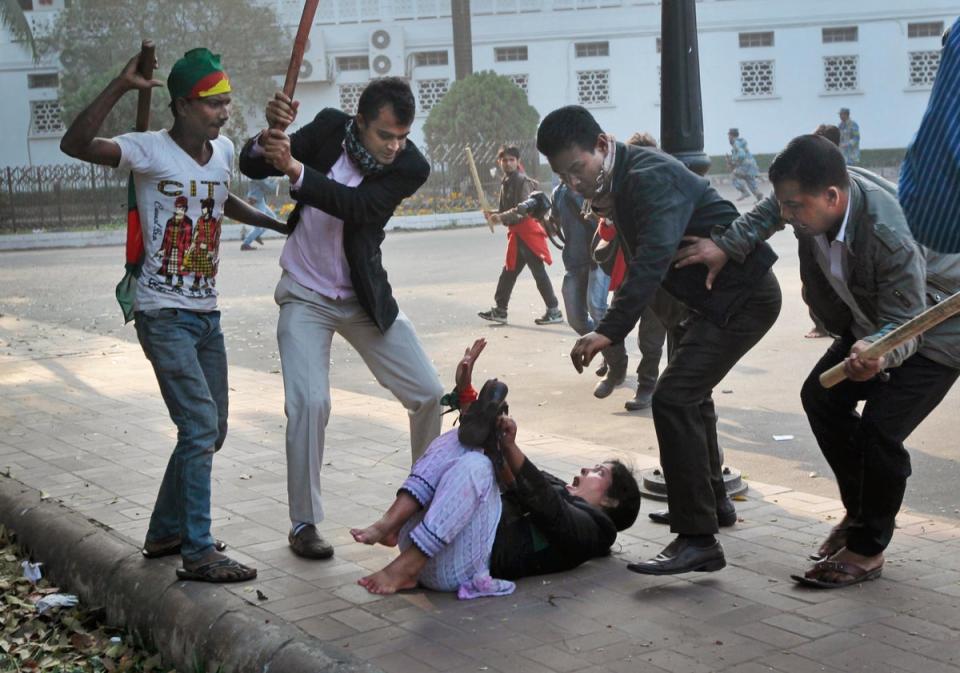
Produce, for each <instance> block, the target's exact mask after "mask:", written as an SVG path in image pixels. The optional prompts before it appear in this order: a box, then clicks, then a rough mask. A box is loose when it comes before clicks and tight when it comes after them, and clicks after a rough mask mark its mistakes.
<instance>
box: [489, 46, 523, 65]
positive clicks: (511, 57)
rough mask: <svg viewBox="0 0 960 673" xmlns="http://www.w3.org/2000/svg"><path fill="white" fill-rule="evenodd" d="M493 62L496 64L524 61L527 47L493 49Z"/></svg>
mask: <svg viewBox="0 0 960 673" xmlns="http://www.w3.org/2000/svg"><path fill="white" fill-rule="evenodd" d="M493 60H495V61H497V62H498V63H504V62H506V61H526V60H527V47H526V45H524V46H518V47H494V48H493Z"/></svg>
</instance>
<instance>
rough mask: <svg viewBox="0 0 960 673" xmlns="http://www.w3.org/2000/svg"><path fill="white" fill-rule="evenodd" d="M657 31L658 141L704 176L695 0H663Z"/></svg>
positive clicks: (706, 160) (707, 159)
mask: <svg viewBox="0 0 960 673" xmlns="http://www.w3.org/2000/svg"><path fill="white" fill-rule="evenodd" d="M660 34H661V40H660V81H661V84H660V142H661V144H662V145H663V150H664V151H665V152H669V153H670V154H672V155H673V156H675V157H676V158H677V159H679V160H680V161H682V162H683V163H685V164H686V165H687V167H688V168H689V169H690V170H692V171H693V172H694V173H698V174H699V175H703V174H704V173H706V172H707V169H709V168H710V157H708V156H707V155H706V154H704V152H703V104H702V103H701V100H700V57H699V56H698V53H697V6H696V2H695V0H663V9H662V14H661V25H660Z"/></svg>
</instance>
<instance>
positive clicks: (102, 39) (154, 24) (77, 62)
mask: <svg viewBox="0 0 960 673" xmlns="http://www.w3.org/2000/svg"><path fill="white" fill-rule="evenodd" d="M144 39H151V40H153V41H154V42H155V43H156V45H157V61H158V69H157V71H156V72H155V74H154V76H155V77H156V78H157V79H166V76H167V73H168V72H169V69H170V67H171V66H172V65H173V63H174V62H175V61H176V60H177V59H178V58H180V57H181V56H183V54H184V53H185V52H187V51H188V50H190V49H193V48H194V47H207V48H208V49H210V50H211V51H213V52H214V53H217V54H221V55H222V57H223V59H222V62H223V67H224V69H225V70H226V72H227V74H228V75H229V76H230V80H231V83H232V85H233V94H232V97H233V101H234V105H233V114H232V115H231V119H230V123H229V124H228V126H227V128H226V129H224V131H225V132H226V133H227V135H228V136H230V137H231V139H233V140H234V141H242V140H243V139H244V138H245V137H246V136H247V135H249V132H250V131H251V129H249V128H248V127H247V123H246V120H247V119H250V120H253V122H254V123H261V122H259V121H257V120H260V119H262V118H263V107H264V105H265V103H266V101H267V100H268V99H269V98H270V97H271V96H272V95H273V92H274V91H275V90H276V89H278V88H279V87H278V86H277V84H276V82H275V81H274V80H273V77H272V76H274V75H278V74H282V73H283V72H285V71H286V63H287V61H286V59H287V57H288V55H289V53H290V46H291V44H292V39H290V38H289V36H288V33H287V32H286V31H285V30H284V29H283V28H282V27H281V26H280V25H279V24H278V21H277V16H276V13H275V12H274V11H273V9H271V8H270V7H265V6H263V5H262V4H260V3H257V2H256V1H255V0H159V1H156V0H154V1H151V2H141V1H139V0H73V2H72V3H70V6H69V7H68V8H67V9H65V10H64V11H62V12H61V13H60V15H59V17H58V19H57V21H56V23H55V24H54V26H53V27H52V29H51V30H50V32H49V33H48V34H47V35H44V36H42V37H40V38H39V41H40V43H41V45H42V50H43V52H44V53H46V54H57V55H59V58H60V62H61V64H62V71H61V77H60V101H61V104H62V105H63V109H64V119H65V121H66V122H67V123H70V122H71V121H72V120H73V119H74V118H75V117H76V116H77V114H78V113H79V112H80V111H81V110H82V109H83V108H84V107H85V106H86V105H88V104H89V103H90V101H91V100H92V99H93V98H94V96H96V95H97V93H99V92H100V90H102V89H103V87H104V86H106V84H107V83H108V82H109V81H110V80H111V79H112V78H113V77H115V76H116V75H117V74H118V73H119V72H120V70H121V69H122V68H123V66H124V64H126V62H127V61H128V60H129V59H130V57H131V56H132V55H134V54H136V53H137V52H138V51H139V50H140V43H141V41H142V40H144ZM136 99H137V97H136V95H133V94H128V95H126V96H124V98H123V100H121V101H120V103H119V104H118V105H117V107H116V108H115V109H114V110H113V112H112V113H111V115H110V116H109V117H108V118H107V120H106V122H105V123H104V126H103V128H102V129H101V135H104V136H108V137H109V136H114V135H117V134H120V133H124V132H126V131H129V130H130V128H131V127H132V126H133V122H134V119H135V118H136ZM169 105H170V96H169V95H168V93H167V90H166V88H165V87H160V88H156V89H154V90H153V99H152V106H151V107H152V109H151V128H154V129H157V128H161V127H163V126H168V125H169V122H170V120H171V115H170V112H169Z"/></svg>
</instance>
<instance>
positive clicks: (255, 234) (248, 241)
mask: <svg viewBox="0 0 960 673" xmlns="http://www.w3.org/2000/svg"><path fill="white" fill-rule="evenodd" d="M254 208H256V209H257V210H259V211H260V212H261V213H264V214H266V215H269V216H270V217H272V218H273V219H277V216H276V215H275V214H274V212H273V210H271V209H270V206H268V205H267V202H266V201H264V200H260V201H259V202H258V203H256V204H255V205H254ZM265 231H266V229H264V228H263V227H254V228H253V229H251V230H250V233H249V234H247V237H246V238H245V239H243V245H253V242H254V241H255V240H257V239H258V238H260V237H261V236H263V232H265Z"/></svg>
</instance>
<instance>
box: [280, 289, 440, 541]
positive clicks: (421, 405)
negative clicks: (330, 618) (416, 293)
mask: <svg viewBox="0 0 960 673" xmlns="http://www.w3.org/2000/svg"><path fill="white" fill-rule="evenodd" d="M274 299H275V301H276V302H277V304H278V305H279V306H280V320H279V322H278V323H277V342H278V344H279V346H280V362H281V364H282V367H283V392H284V413H286V415H287V496H288V499H289V502H290V520H291V522H293V523H294V524H297V523H310V524H316V523H319V522H320V521H322V520H323V505H322V503H321V500H320V467H321V465H323V447H324V434H325V431H326V427H327V421H328V420H329V419H330V406H331V405H330V344H331V342H332V341H333V335H334V333H336V334H339V335H340V336H342V337H343V338H344V339H346V340H347V342H348V343H349V344H350V345H351V346H353V347H354V348H355V349H356V351H357V352H358V353H359V354H360V357H362V358H363V361H364V362H365V363H366V365H367V367H369V368H370V372H371V373H372V374H373V375H374V376H375V377H376V379H377V382H378V383H380V385H382V386H383V387H384V388H386V389H387V390H389V391H390V392H391V393H393V395H394V397H396V398H397V399H398V400H399V401H400V403H401V404H403V406H404V407H405V408H406V410H407V412H408V414H409V415H410V449H411V453H412V457H413V461H416V460H417V459H418V458H419V457H420V456H421V455H423V452H424V451H426V449H427V446H428V445H429V444H430V442H432V441H433V440H434V439H435V438H436V437H437V436H438V435H439V434H440V397H441V396H442V395H443V387H442V386H441V385H440V378H439V376H438V375H437V370H436V368H435V367H434V366H433V363H432V362H430V358H428V357H427V354H426V353H425V352H424V350H423V346H422V345H421V344H420V340H419V339H418V338H417V333H416V332H415V331H414V329H413V324H412V323H411V322H410V320H409V319H408V318H407V317H406V316H405V315H404V314H403V312H401V313H400V315H399V316H397V319H396V321H395V322H394V323H393V325H391V326H390V329H388V330H387V331H386V333H385V334H382V333H381V332H380V330H379V329H378V328H377V326H376V324H374V322H373V321H372V320H371V319H370V317H369V316H368V315H367V313H366V311H364V310H363V308H362V307H361V306H360V302H358V301H357V300H356V298H353V299H344V300H337V299H330V298H328V297H324V296H323V295H321V294H318V293H316V292H313V291H312V290H309V289H307V288H305V287H304V286H302V285H300V284H299V283H297V282H296V281H294V280H293V279H292V278H291V277H290V276H289V275H288V274H286V273H284V274H283V276H282V277H281V278H280V282H279V283H278V284H277V289H276V292H275V293H274Z"/></svg>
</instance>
